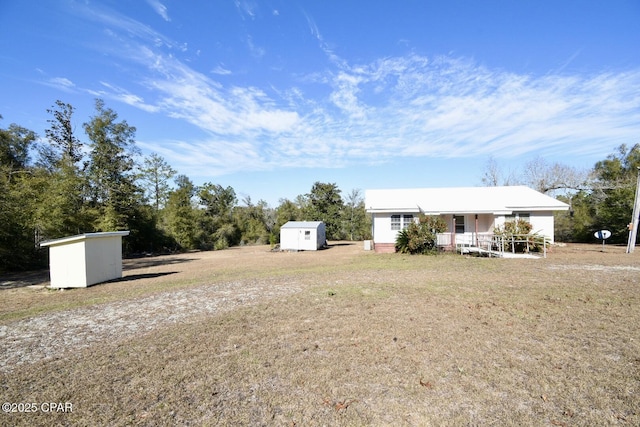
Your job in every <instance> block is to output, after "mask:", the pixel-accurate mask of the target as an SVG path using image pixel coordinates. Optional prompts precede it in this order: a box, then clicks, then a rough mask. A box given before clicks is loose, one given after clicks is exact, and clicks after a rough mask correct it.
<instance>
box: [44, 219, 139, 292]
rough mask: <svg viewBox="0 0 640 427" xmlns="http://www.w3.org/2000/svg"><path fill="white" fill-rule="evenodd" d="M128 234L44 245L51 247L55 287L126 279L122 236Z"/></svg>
mask: <svg viewBox="0 0 640 427" xmlns="http://www.w3.org/2000/svg"><path fill="white" fill-rule="evenodd" d="M128 234H129V232H128V231H116V232H105V233H87V234H82V235H78V236H71V237H65V238H62V239H56V240H50V241H47V242H42V243H40V246H42V247H47V246H48V247H49V270H50V276H51V287H52V288H86V287H87V286H91V285H93V284H96V283H101V282H106V281H108V280H113V279H118V278H120V277H122V237H123V236H126V235H128Z"/></svg>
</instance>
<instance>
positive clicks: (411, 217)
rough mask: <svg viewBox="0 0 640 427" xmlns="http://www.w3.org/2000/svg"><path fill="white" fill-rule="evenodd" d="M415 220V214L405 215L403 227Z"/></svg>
mask: <svg viewBox="0 0 640 427" xmlns="http://www.w3.org/2000/svg"><path fill="white" fill-rule="evenodd" d="M412 222H413V215H403V222H402V229H403V230H404V229H405V228H407V227H408V226H409V224H411V223H412Z"/></svg>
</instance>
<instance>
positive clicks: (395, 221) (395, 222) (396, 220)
mask: <svg viewBox="0 0 640 427" xmlns="http://www.w3.org/2000/svg"><path fill="white" fill-rule="evenodd" d="M391 229H392V230H400V215H391Z"/></svg>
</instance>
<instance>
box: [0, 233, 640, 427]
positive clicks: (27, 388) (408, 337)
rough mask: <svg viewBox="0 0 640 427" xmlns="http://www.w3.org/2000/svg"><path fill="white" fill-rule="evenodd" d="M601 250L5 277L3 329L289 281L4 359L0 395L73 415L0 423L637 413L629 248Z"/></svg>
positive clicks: (355, 248) (638, 287)
mask: <svg viewBox="0 0 640 427" xmlns="http://www.w3.org/2000/svg"><path fill="white" fill-rule="evenodd" d="M600 249H601V248H600V247H599V246H586V245H582V246H578V245H572V246H567V247H565V248H558V249H555V250H554V252H553V253H552V254H550V255H549V257H548V258H547V259H540V260H500V259H482V258H466V257H462V256H456V255H442V256H438V257H420V256H413V257H412V256H402V255H376V254H372V253H368V252H364V251H362V250H361V246H360V245H345V246H335V247H333V248H331V249H329V250H326V251H322V252H319V253H311V252H304V253H292V254H288V253H271V252H268V250H267V248H265V247H258V248H256V247H254V248H242V249H233V250H229V251H223V252H211V253H198V254H187V255H184V256H176V257H171V258H162V259H156V258H154V259H147V260H133V261H127V266H128V270H127V272H126V275H125V278H126V277H132V278H134V279H135V280H128V281H122V282H117V283H110V284H106V285H100V286H95V287H92V288H88V289H82V290H73V291H64V292H60V291H55V292H53V291H47V290H38V289H33V288H15V289H10V290H4V291H0V303H1V307H2V308H1V312H0V313H1V314H2V318H3V319H4V320H3V324H4V326H5V327H6V328H7V329H8V330H10V329H11V327H12V325H18V324H19V322H22V321H25V320H27V319H29V318H32V317H33V316H36V317H37V316H64V315H65V314H66V313H71V312H73V310H82V309H83V307H92V309H96V310H98V309H101V308H104V309H105V310H106V308H108V307H113V306H114V304H119V303H122V301H133V302H136V301H147V299H145V298H147V297H149V298H151V297H153V296H154V295H167V293H168V294H169V295H173V294H174V293H176V292H182V291H184V290H189V289H192V290H193V291H196V290H200V289H202V288H203V287H205V288H207V289H208V288H209V287H211V288H213V289H215V288H216V287H221V286H223V285H224V286H226V284H228V283H230V282H233V283H237V284H239V285H240V286H239V287H237V288H234V289H237V292H238V295H241V290H242V289H241V288H242V285H245V286H252V285H253V284H255V283H256V282H259V283H262V284H263V285H265V286H269V287H276V288H277V287H279V286H289V287H291V285H292V284H295V285H296V289H299V290H298V291H292V292H283V293H282V294H279V295H280V296H276V297H274V298H269V299H267V300H263V301H260V300H255V301H250V302H248V303H237V304H234V305H233V306H232V307H231V308H229V309H228V310H220V311H217V312H213V313H207V314H202V313H200V312H198V311H197V310H194V315H193V316H191V317H186V318H182V319H181V320H180V321H179V322H177V323H161V324H159V326H158V327H156V328H154V329H153V330H151V331H150V332H149V331H146V332H140V333H137V334H134V335H133V336H131V335H126V334H122V335H118V334H114V335H109V336H108V337H109V339H108V340H107V339H105V340H103V341H101V342H98V343H94V344H92V345H90V346H88V347H86V348H84V349H80V350H75V349H73V348H69V349H67V350H68V351H67V352H66V353H64V354H59V355H57V356H56V357H54V358H52V359H49V360H46V361H37V360H32V361H30V362H29V363H25V364H22V365H18V366H15V367H13V369H12V370H8V371H6V372H4V373H0V384H2V393H1V395H2V400H3V401H7V402H36V403H40V402H45V401H46V402H48V401H54V402H71V403H73V412H71V413H61V414H51V413H48V414H44V413H41V412H40V413H37V414H0V424H4V425H53V424H59V425H171V424H173V425H288V426H293V425H297V426H301V425H304V426H308V425H417V426H422V425H514V426H515V425H518V426H520V425H543V426H544V425H552V426H554V425H555V426H563V425H566V426H576V425H585V426H587V425H625V426H626V425H629V426H631V425H640V398H639V396H638V393H639V392H640V332H639V329H638V326H639V325H640V307H639V302H640V253H634V254H632V255H628V254H624V248H620V247H607V249H606V252H604V253H603V252H601V251H600ZM163 260H171V262H170V263H168V264H167V263H165V262H164V261H163ZM183 260H188V261H185V262H182V261H183ZM145 262H146V264H144V265H143V263H145ZM168 272H171V273H172V274H166V275H160V274H163V273H168ZM228 297H229V298H230V299H233V295H228ZM70 309H71V311H68V310H70ZM146 309H148V307H145V305H144V304H140V307H139V310H140V311H141V312H142V311H144V310H146ZM36 314H37V315H36ZM158 315H159V316H164V315H166V314H158ZM62 327H63V325H60V324H56V325H51V328H50V330H49V331H48V333H50V334H56V333H60V330H61V328H62ZM0 356H1V355H0Z"/></svg>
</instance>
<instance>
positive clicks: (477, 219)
mask: <svg viewBox="0 0 640 427" xmlns="http://www.w3.org/2000/svg"><path fill="white" fill-rule="evenodd" d="M476 246H478V214H476Z"/></svg>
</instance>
